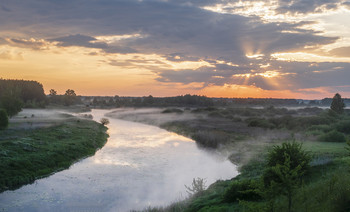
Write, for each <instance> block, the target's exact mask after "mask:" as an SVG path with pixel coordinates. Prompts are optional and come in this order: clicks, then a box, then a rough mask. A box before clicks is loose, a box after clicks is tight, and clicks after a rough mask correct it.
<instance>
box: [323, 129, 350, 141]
mask: <svg viewBox="0 0 350 212" xmlns="http://www.w3.org/2000/svg"><path fill="white" fill-rule="evenodd" d="M319 139H320V140H321V141H325V142H339V143H341V142H346V138H345V135H344V134H343V133H341V132H338V131H336V130H332V131H330V132H328V133H325V134H324V135H322V136H320V138H319Z"/></svg>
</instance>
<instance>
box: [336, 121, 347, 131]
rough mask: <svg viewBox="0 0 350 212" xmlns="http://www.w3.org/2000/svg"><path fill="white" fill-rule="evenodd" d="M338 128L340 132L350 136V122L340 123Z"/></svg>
mask: <svg viewBox="0 0 350 212" xmlns="http://www.w3.org/2000/svg"><path fill="white" fill-rule="evenodd" d="M336 128H337V130H338V131H339V132H342V133H347V134H350V120H345V121H340V122H339V123H337V125H336Z"/></svg>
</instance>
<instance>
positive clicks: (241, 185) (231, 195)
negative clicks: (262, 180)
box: [224, 180, 262, 202]
mask: <svg viewBox="0 0 350 212" xmlns="http://www.w3.org/2000/svg"><path fill="white" fill-rule="evenodd" d="M258 187H259V184H258V182H257V181H255V180H240V181H233V182H232V184H231V185H230V188H228V189H227V190H226V192H225V194H224V202H236V201H239V200H250V201H257V200H260V199H261V198H262V197H261V195H260V193H259V191H258Z"/></svg>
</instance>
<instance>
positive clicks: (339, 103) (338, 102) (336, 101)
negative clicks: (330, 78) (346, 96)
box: [331, 93, 345, 114]
mask: <svg viewBox="0 0 350 212" xmlns="http://www.w3.org/2000/svg"><path fill="white" fill-rule="evenodd" d="M344 107H345V104H344V101H343V99H342V98H341V96H340V94H339V93H336V94H335V95H334V97H333V100H332V103H331V110H333V111H334V112H336V113H338V114H341V113H343V112H344Z"/></svg>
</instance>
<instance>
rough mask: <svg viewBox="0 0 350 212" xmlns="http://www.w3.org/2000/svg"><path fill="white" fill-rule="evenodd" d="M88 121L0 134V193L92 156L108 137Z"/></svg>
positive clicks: (68, 120)
mask: <svg viewBox="0 0 350 212" xmlns="http://www.w3.org/2000/svg"><path fill="white" fill-rule="evenodd" d="M106 130H107V128H106V127H104V126H102V125H101V124H99V123H97V122H94V121H92V120H84V119H77V118H69V119H67V120H66V121H65V122H62V123H60V124H59V125H58V126H53V127H48V128H38V129H32V130H16V129H12V130H10V129H9V130H5V131H0V161H1V163H0V170H1V174H0V192H2V191H4V190H7V189H15V188H18V187H20V186H21V185H24V184H27V183H32V182H33V181H34V180H35V179H38V178H41V177H44V176H47V175H50V174H52V173H54V172H56V171H58V170H62V169H65V168H68V167H69V166H70V165H71V164H72V163H74V162H75V161H77V160H79V159H82V158H84V157H87V156H89V155H93V154H94V153H95V151H96V149H98V148H101V147H102V146H103V145H104V144H105V142H106V140H107V137H108V135H107V134H106Z"/></svg>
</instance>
